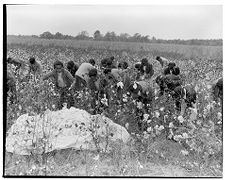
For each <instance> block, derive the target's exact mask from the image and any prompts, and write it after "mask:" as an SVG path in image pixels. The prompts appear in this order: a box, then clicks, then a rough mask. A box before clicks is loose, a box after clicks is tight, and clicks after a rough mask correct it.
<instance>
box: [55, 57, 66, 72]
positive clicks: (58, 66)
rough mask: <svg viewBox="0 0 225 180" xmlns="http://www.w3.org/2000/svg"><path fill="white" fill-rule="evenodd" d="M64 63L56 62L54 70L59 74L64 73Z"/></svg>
mask: <svg viewBox="0 0 225 180" xmlns="http://www.w3.org/2000/svg"><path fill="white" fill-rule="evenodd" d="M63 68H64V67H63V63H62V62H61V61H58V60H57V61H55V63H54V69H55V70H56V72H57V73H60V72H62V71H63Z"/></svg>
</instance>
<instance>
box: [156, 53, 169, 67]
mask: <svg viewBox="0 0 225 180" xmlns="http://www.w3.org/2000/svg"><path fill="white" fill-rule="evenodd" d="M156 60H157V61H158V62H159V63H160V65H161V67H162V68H165V67H167V66H168V64H169V60H168V59H166V58H164V57H161V56H156Z"/></svg>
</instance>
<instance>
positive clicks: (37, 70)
mask: <svg viewBox="0 0 225 180" xmlns="http://www.w3.org/2000/svg"><path fill="white" fill-rule="evenodd" d="M29 73H32V74H34V75H37V74H39V75H41V74H42V68H41V65H40V63H39V62H37V61H36V59H35V58H34V57H31V58H30V59H29Z"/></svg>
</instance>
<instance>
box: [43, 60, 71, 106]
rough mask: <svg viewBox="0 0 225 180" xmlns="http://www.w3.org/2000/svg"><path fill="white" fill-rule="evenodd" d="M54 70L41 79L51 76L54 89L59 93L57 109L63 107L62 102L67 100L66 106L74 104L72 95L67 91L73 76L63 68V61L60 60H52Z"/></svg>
mask: <svg viewBox="0 0 225 180" xmlns="http://www.w3.org/2000/svg"><path fill="white" fill-rule="evenodd" d="M53 66H54V70H53V71H52V72H50V73H48V74H46V75H45V76H43V78H42V80H47V79H49V78H52V79H53V80H54V84H55V86H56V90H57V91H58V92H59V94H60V99H59V109H61V108H62V107H63V103H65V102H67V105H68V107H71V106H73V105H74V101H73V97H71V94H70V92H69V88H70V87H71V85H72V84H73V82H74V78H73V76H72V75H71V73H70V72H69V71H67V70H66V69H64V66H63V63H62V62H61V61H56V62H54V65H53Z"/></svg>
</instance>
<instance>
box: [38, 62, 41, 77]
mask: <svg viewBox="0 0 225 180" xmlns="http://www.w3.org/2000/svg"><path fill="white" fill-rule="evenodd" d="M37 65H38V70H37V72H38V73H39V74H40V75H41V74H42V67H41V65H40V64H39V63H38V64H37Z"/></svg>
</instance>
